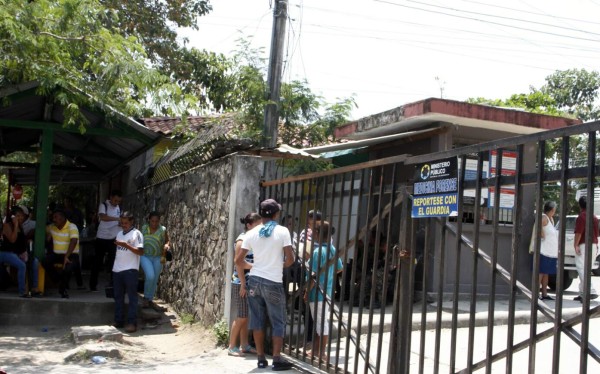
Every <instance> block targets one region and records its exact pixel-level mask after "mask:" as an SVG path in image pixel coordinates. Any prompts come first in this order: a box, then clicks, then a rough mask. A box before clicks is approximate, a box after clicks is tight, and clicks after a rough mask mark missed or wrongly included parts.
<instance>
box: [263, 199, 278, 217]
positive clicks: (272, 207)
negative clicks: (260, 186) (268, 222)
mask: <svg viewBox="0 0 600 374" xmlns="http://www.w3.org/2000/svg"><path fill="white" fill-rule="evenodd" d="M280 210H281V205H279V203H278V202H277V201H275V200H273V199H267V200H264V201H263V202H261V203H260V215H261V216H263V217H264V216H272V215H273V214H275V213H277V212H279V211H280Z"/></svg>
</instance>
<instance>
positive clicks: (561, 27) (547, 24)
mask: <svg viewBox="0 0 600 374" xmlns="http://www.w3.org/2000/svg"><path fill="white" fill-rule="evenodd" d="M404 1H407V2H410V3H415V4H420V5H425V6H429V7H433V8H440V9H446V10H452V11H455V12H461V13H466V14H475V15H478V16H484V17H492V18H500V19H505V20H510V21H517V22H525V23H530V24H535V25H540V26H547V27H554V28H557V29H563V30H569V31H575V32H581V33H584V34H592V35H598V36H600V34H598V33H595V32H591V31H586V30H581V29H576V28H572V27H565V26H559V25H554V24H550V23H545V22H538V21H532V20H526V19H521V18H514V17H507V16H500V15H496V14H489V13H481V12H473V11H470V10H464V9H456V8H451V7H446V6H442V5H436V4H431V3H426V2H423V1H418V0H404Z"/></svg>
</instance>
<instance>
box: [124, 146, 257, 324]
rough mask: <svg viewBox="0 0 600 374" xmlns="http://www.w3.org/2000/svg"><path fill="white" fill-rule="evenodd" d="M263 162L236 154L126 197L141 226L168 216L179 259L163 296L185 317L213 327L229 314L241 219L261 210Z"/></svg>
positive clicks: (170, 267)
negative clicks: (154, 214)
mask: <svg viewBox="0 0 600 374" xmlns="http://www.w3.org/2000/svg"><path fill="white" fill-rule="evenodd" d="M261 171H262V161H261V160H260V159H258V158H255V157H247V156H239V155H231V156H227V157H224V158H221V159H218V160H216V161H213V162H211V163H208V164H205V165H202V166H199V167H197V168H195V169H192V170H190V171H188V172H186V173H184V174H181V175H178V176H176V177H174V178H172V179H170V180H167V181H165V182H162V183H160V184H157V185H154V186H150V187H147V188H145V189H143V190H140V191H138V192H137V193H136V194H134V195H128V196H125V198H124V204H123V205H124V208H125V209H128V210H132V211H133V212H134V214H135V215H136V220H137V222H136V223H137V224H139V225H140V226H141V225H142V224H143V223H144V222H145V217H146V216H147V214H148V213H149V212H150V211H152V210H158V211H159V212H161V213H162V214H163V218H162V223H163V224H164V225H165V226H166V227H167V230H168V233H169V236H170V238H171V243H172V246H173V252H174V260H173V261H172V262H170V263H168V264H167V266H166V267H165V269H164V270H163V272H162V274H161V276H160V279H159V285H158V295H157V296H158V297H159V298H161V299H163V300H165V301H167V302H169V303H170V304H171V305H173V307H174V308H175V310H176V311H177V312H179V313H180V314H182V313H185V314H190V315H194V316H195V318H196V319H197V320H199V321H200V322H201V323H203V324H204V325H211V324H213V323H215V322H217V321H219V320H221V319H222V318H223V316H228V315H229V307H228V304H229V302H228V300H229V298H228V297H226V296H228V295H229V294H230V291H229V282H228V279H230V277H231V272H232V268H233V240H235V237H236V236H237V235H238V234H239V232H240V231H241V229H242V226H241V224H240V223H239V218H240V217H242V216H243V215H245V214H246V213H247V212H249V211H252V210H256V207H257V205H258V196H259V181H260V175H261V173H260V172H261Z"/></svg>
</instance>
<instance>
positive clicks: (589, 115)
mask: <svg viewBox="0 0 600 374" xmlns="http://www.w3.org/2000/svg"><path fill="white" fill-rule="evenodd" d="M540 91H541V92H543V93H544V94H547V95H548V96H550V97H552V98H553V99H554V101H555V105H556V108H557V109H559V110H562V111H566V112H567V113H569V114H572V115H575V116H576V117H577V118H580V119H582V120H584V121H591V120H595V119H600V107H598V106H597V105H596V104H597V101H598V97H599V95H600V73H598V72H597V71H587V70H585V69H570V70H563V71H560V70H559V71H556V72H555V73H553V74H551V75H549V76H547V77H546V84H545V85H544V86H542V88H541V89H540Z"/></svg>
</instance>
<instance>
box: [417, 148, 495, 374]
mask: <svg viewBox="0 0 600 374" xmlns="http://www.w3.org/2000/svg"><path fill="white" fill-rule="evenodd" d="M476 170H477V174H476V175H477V179H476V180H475V207H476V211H475V218H474V238H473V248H479V230H480V225H481V217H480V205H481V185H482V182H483V180H482V178H483V175H482V174H483V173H482V172H483V153H482V152H480V153H478V154H477V169H476ZM471 253H472V261H473V266H472V269H471V280H472V282H471V305H470V308H469V343H468V348H467V349H468V351H467V367H468V368H470V367H471V366H472V365H473V350H474V346H475V313H477V276H478V265H479V256H478V253H477V251H476V250H474V249H471ZM421 372H422V371H421Z"/></svg>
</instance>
